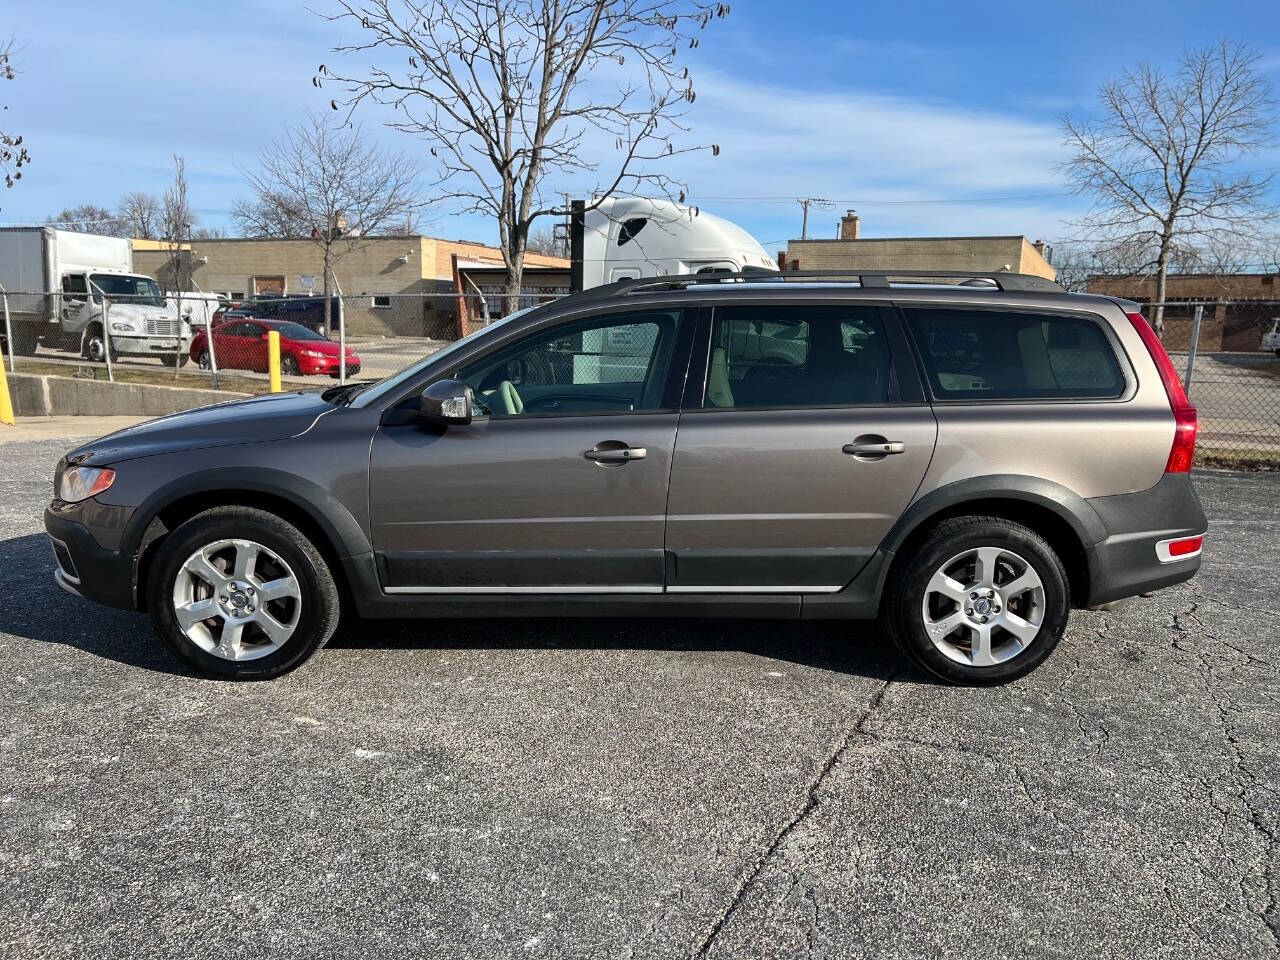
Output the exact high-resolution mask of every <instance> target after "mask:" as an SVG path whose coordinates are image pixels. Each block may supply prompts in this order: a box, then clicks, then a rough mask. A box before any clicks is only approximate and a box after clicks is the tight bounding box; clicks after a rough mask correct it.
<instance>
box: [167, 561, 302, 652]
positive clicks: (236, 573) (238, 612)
mask: <svg viewBox="0 0 1280 960" xmlns="http://www.w3.org/2000/svg"><path fill="white" fill-rule="evenodd" d="M173 613H174V617H175V618H176V620H177V623H178V629H179V630H181V631H182V633H183V634H184V635H185V636H186V637H187V639H189V640H190V641H191V642H192V643H194V644H195V645H196V646H198V647H199V648H200V649H201V650H204V651H205V652H206V653H210V654H212V655H213V656H215V657H219V658H221V659H223V660H256V659H258V658H259V657H265V656H267V655H269V654H272V653H275V652H276V651H277V650H279V649H280V648H281V647H283V646H284V644H285V643H286V642H287V641H288V640H289V638H290V637H292V636H293V633H294V631H295V630H296V629H297V627H298V619H299V617H300V615H301V613H302V588H301V586H300V585H299V583H298V578H297V577H296V576H295V575H294V572H293V570H292V569H290V567H289V564H288V563H286V562H285V560H284V558H283V557H281V556H280V555H279V554H278V553H276V552H274V551H273V550H270V549H268V548H267V547H264V546H263V545H262V544H260V543H255V542H254V541H252V540H239V539H236V540H216V541H214V542H213V543H210V544H207V545H206V546H203V547H201V548H200V549H199V550H197V551H196V552H195V553H193V554H191V556H189V557H188V558H187V559H186V561H185V562H184V563H183V564H182V566H181V567H180V568H179V570H178V575H177V577H176V578H175V579H174V584H173Z"/></svg>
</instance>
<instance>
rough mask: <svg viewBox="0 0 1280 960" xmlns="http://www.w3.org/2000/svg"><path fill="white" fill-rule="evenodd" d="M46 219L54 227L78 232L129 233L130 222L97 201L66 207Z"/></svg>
mask: <svg viewBox="0 0 1280 960" xmlns="http://www.w3.org/2000/svg"><path fill="white" fill-rule="evenodd" d="M46 219H47V222H48V224H49V225H50V226H52V227H57V228H58V229H59V230H72V231H74V232H76V233H101V234H104V235H106V236H109V237H124V236H127V235H128V233H129V229H128V224H127V223H126V222H125V221H124V220H122V219H120V218H119V217H117V216H116V215H115V214H114V213H112V212H111V211H110V210H108V209H107V208H106V207H100V206H98V205H97V204H96V203H81V204H78V205H76V206H74V207H65V208H63V209H62V210H61V211H60V212H58V213H57V214H54V215H52V216H50V217H48V218H46Z"/></svg>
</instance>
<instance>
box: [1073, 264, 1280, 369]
mask: <svg viewBox="0 0 1280 960" xmlns="http://www.w3.org/2000/svg"><path fill="white" fill-rule="evenodd" d="M1086 289H1087V290H1088V291H1089V292H1090V293H1101V294H1104V295H1106V296H1111V297H1124V298H1125V299H1127V300H1136V301H1137V302H1138V303H1143V304H1149V303H1152V302H1153V301H1154V300H1155V295H1156V279H1155V277H1153V276H1152V277H1145V276H1143V277H1132V276H1130V277H1115V276H1110V277H1108V276H1098V277H1090V278H1089V280H1088V283H1087V285H1086ZM1164 299H1165V310H1164V342H1165V345H1166V346H1167V347H1168V348H1169V349H1170V350H1186V349H1187V347H1188V346H1189V345H1190V343H1191V322H1192V317H1193V314H1194V312H1195V304H1196V303H1201V304H1204V305H1205V308H1204V314H1203V316H1202V317H1201V320H1200V343H1199V346H1198V347H1197V349H1199V350H1203V351H1208V352H1211V351H1217V350H1225V351H1236V350H1245V351H1253V350H1257V349H1258V344H1259V343H1260V342H1261V341H1260V337H1261V331H1262V330H1263V329H1264V328H1269V327H1270V325H1271V318H1272V317H1278V316H1280V280H1277V278H1276V274H1274V273H1236V274H1225V275H1224V274H1199V273H1183V274H1173V275H1171V276H1170V277H1169V278H1168V279H1167V282H1166V285H1165V298H1164ZM1150 312H1151V311H1150V310H1148V311H1147V314H1148V316H1149V315H1150Z"/></svg>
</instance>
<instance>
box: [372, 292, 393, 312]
mask: <svg viewBox="0 0 1280 960" xmlns="http://www.w3.org/2000/svg"><path fill="white" fill-rule="evenodd" d="M373 305H374V307H376V308H378V309H380V310H385V309H387V308H388V307H390V306H391V297H390V296H386V295H378V296H375V297H374V298H373Z"/></svg>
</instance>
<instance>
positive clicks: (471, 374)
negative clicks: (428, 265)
mask: <svg viewBox="0 0 1280 960" xmlns="http://www.w3.org/2000/svg"><path fill="white" fill-rule="evenodd" d="M679 313H680V311H673V310H666V311H660V312H653V313H648V312H641V313H627V314H622V315H618V316H613V317H608V318H600V317H597V318H594V319H592V320H590V321H586V322H583V323H578V324H571V325H568V326H561V327H557V328H555V329H553V330H544V331H540V332H538V333H536V334H533V335H532V336H530V337H527V338H526V339H524V340H522V341H520V342H519V343H517V344H515V345H514V346H512V347H510V348H507V349H505V350H501V351H499V352H498V353H496V354H490V355H489V356H488V357H485V358H484V359H483V360H479V361H477V362H476V363H473V364H471V365H469V366H467V367H465V368H463V370H462V371H461V379H462V380H464V381H465V382H466V383H467V384H468V385H469V386H470V387H471V389H472V390H473V391H474V393H475V402H476V408H477V411H478V412H479V413H480V414H481V415H488V416H490V417H495V418H506V417H527V416H533V415H537V414H542V415H558V416H572V415H581V414H595V413H639V412H644V411H651V410H658V409H660V408H661V407H662V406H663V392H664V391H663V388H664V386H665V383H666V379H667V371H668V369H669V368H670V363H671V356H672V351H673V349H674V346H675V331H676V324H677V320H678V317H679Z"/></svg>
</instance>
